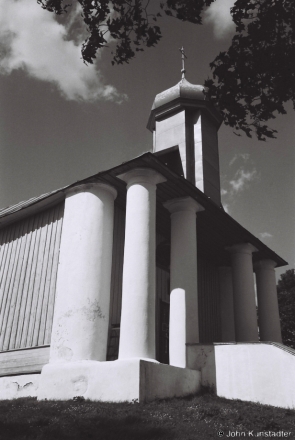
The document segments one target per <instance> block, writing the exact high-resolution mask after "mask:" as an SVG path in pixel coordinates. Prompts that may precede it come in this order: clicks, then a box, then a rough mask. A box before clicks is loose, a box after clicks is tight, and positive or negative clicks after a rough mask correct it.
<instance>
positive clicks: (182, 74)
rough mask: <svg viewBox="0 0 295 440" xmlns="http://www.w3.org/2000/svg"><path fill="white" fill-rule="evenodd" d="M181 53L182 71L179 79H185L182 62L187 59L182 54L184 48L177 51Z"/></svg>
mask: <svg viewBox="0 0 295 440" xmlns="http://www.w3.org/2000/svg"><path fill="white" fill-rule="evenodd" d="M179 50H180V52H181V61H182V69H181V79H184V78H185V68H184V60H185V58H187V56H186V54H185V53H184V48H183V46H182V48H181V49H179Z"/></svg>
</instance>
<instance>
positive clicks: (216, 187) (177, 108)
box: [147, 49, 222, 206]
mask: <svg viewBox="0 0 295 440" xmlns="http://www.w3.org/2000/svg"><path fill="white" fill-rule="evenodd" d="M181 52H182V60H183V65H182V71H181V72H182V79H181V81H180V82H179V83H178V84H176V85H175V86H174V87H171V88H170V89H168V90H165V91H164V92H161V93H159V94H158V95H157V96H156V98H155V100H154V103H153V106H152V110H151V114H150V117H149V121H148V125H147V128H148V129H149V130H150V131H151V132H152V133H153V152H154V153H157V152H160V151H163V153H164V150H167V153H168V152H169V151H171V149H172V147H175V146H178V149H179V154H180V158H181V163H182V170H183V175H184V177H185V178H186V179H187V180H189V181H190V182H191V183H192V184H193V185H195V186H196V187H197V188H199V189H200V190H201V191H203V192H204V193H205V194H206V195H207V196H208V197H210V198H211V199H212V200H213V201H214V202H215V203H216V204H217V205H218V206H220V205H221V196H220V172H219V153H218V137H217V132H218V129H219V127H220V125H221V123H222V116H221V114H220V113H219V111H218V110H217V109H216V108H215V107H214V106H213V104H211V103H210V101H208V100H206V98H205V94H204V87H203V86H200V85H194V84H191V83H189V82H188V81H187V80H186V78H185V69H184V57H185V55H184V52H183V49H181Z"/></svg>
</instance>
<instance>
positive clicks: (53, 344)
mask: <svg viewBox="0 0 295 440" xmlns="http://www.w3.org/2000/svg"><path fill="white" fill-rule="evenodd" d="M221 123H222V117H221V115H220V113H219V112H218V110H217V109H216V108H215V107H214V106H213V105H212V104H211V103H210V102H209V101H207V100H206V99H205V97H204V93H203V87H201V86H197V85H192V84H190V83H189V82H188V81H187V80H186V79H185V78H183V79H182V80H181V81H180V82H179V83H178V84H177V85H176V86H174V87H172V88H170V89H168V90H166V91H164V92H162V93H160V94H158V95H157V96H156V98H155V101H154V104H153V107H152V110H151V114H150V118H149V121H148V128H149V130H150V131H151V132H152V133H153V149H152V152H147V153H145V154H143V155H141V156H139V157H136V158H134V159H132V160H130V161H128V162H125V163H123V164H121V165H118V166H116V167H115V168H112V169H109V170H106V171H103V172H100V173H98V174H96V175H94V176H91V177H89V178H87V179H84V180H82V181H80V182H75V183H73V184H72V185H69V186H67V187H65V188H61V189H58V190H56V191H53V192H50V193H48V194H45V195H42V196H40V197H36V198H33V199H30V200H28V201H26V202H22V203H19V204H17V205H15V206H12V207H9V208H6V209H2V210H1V211H0V399H11V398H17V397H23V396H37V398H38V399H40V400H42V399H58V400H67V399H73V398H74V397H76V396H83V397H84V398H86V399H91V400H102V401H115V402H118V401H139V402H143V401H149V400H153V399H159V398H168V397H173V396H185V395H189V394H193V393H197V392H198V391H199V390H200V388H201V387H202V386H207V387H210V388H211V389H213V390H214V391H215V393H216V394H217V395H219V396H223V397H226V398H230V399H242V400H248V401H253V402H261V403H264V404H271V405H275V406H281V407H292V408H295V380H294V379H295V356H294V354H295V352H294V351H293V350H292V349H289V348H288V347H285V346H284V345H282V341H281V331H280V319H279V313H278V303H277V294H276V279H275V267H281V266H284V265H286V264H287V263H286V262H285V261H284V260H283V259H282V258H281V257H279V256H278V255H277V254H276V253H275V252H273V251H272V250H271V249H270V248H268V247H267V246H266V245H265V244H263V243H262V242H261V241H260V240H259V239H258V238H257V237H255V236H254V235H252V234H251V233H250V232H249V231H247V230H246V229H245V228H243V226H241V225H240V224H239V223H237V222H236V221H235V220H234V219H233V218H232V217H231V216H230V215H228V214H227V213H226V212H225V211H224V209H223V207H222V205H221V198H220V173H219V153H218V136H217V133H218V129H219V126H220V124H221ZM249 209H250V206H249ZM254 273H255V277H254ZM255 283H256V291H257V303H258V304H256V295H255ZM257 310H258V312H257ZM257 314H258V316H257Z"/></svg>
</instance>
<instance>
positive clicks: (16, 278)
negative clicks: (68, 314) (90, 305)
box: [0, 202, 64, 351]
mask: <svg viewBox="0 0 295 440" xmlns="http://www.w3.org/2000/svg"><path fill="white" fill-rule="evenodd" d="M63 211H64V202H62V203H60V204H59V205H56V206H55V207H53V208H50V209H48V210H46V211H43V212H40V213H38V214H35V215H34V216H31V217H29V218H27V219H24V220H22V221H19V222H17V223H14V224H12V225H10V226H7V227H5V228H3V229H2V230H0V263H1V266H0V351H5V350H12V349H15V348H25V347H34V346H38V345H45V344H48V343H50V337H51V327H52V319H53V307H54V301H55V287H56V276H57V269H58V256H59V247H60V240H61V230H62V220H63Z"/></svg>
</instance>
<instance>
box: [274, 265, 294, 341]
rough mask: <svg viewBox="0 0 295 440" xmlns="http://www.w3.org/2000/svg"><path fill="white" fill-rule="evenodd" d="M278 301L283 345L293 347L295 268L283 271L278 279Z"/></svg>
mask: <svg viewBox="0 0 295 440" xmlns="http://www.w3.org/2000/svg"><path fill="white" fill-rule="evenodd" d="M277 289H278V301H279V311H280V319H281V328H282V339H283V343H284V344H285V345H288V346H289V347H292V348H294V349H295V270H294V269H290V270H287V271H286V272H285V273H283V274H282V275H281V277H280V280H279V281H278V286H277Z"/></svg>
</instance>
